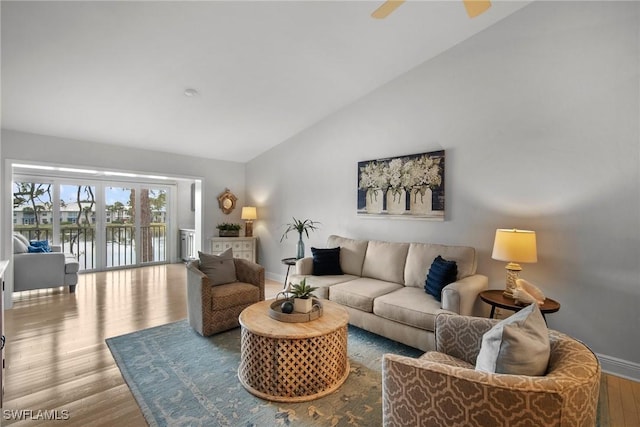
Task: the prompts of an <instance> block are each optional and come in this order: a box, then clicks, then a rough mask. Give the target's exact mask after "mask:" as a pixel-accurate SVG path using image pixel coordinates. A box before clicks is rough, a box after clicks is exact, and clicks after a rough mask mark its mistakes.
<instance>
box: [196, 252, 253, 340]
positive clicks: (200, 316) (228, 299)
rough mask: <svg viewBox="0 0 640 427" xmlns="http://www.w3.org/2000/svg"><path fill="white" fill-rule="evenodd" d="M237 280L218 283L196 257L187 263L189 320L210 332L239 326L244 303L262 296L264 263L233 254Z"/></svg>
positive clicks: (245, 305) (202, 333) (250, 302)
mask: <svg viewBox="0 0 640 427" xmlns="http://www.w3.org/2000/svg"><path fill="white" fill-rule="evenodd" d="M233 262H234V264H235V273H236V276H237V281H236V282H233V283H226V284H221V285H213V283H214V282H215V281H214V280H211V278H209V277H208V276H207V275H206V274H204V273H203V272H202V271H201V270H200V268H199V266H200V261H198V260H195V261H191V262H189V263H188V264H187V311H188V314H189V324H190V325H191V327H192V328H193V329H195V330H196V331H197V332H198V333H199V334H200V335H203V336H205V337H206V336H209V335H213V334H215V333H217V332H222V331H226V330H228V329H233V328H236V327H238V326H240V323H239V322H238V316H239V315H240V312H242V310H244V309H245V308H246V307H248V306H250V305H251V304H254V303H256V302H259V301H263V300H264V267H262V266H261V265H259V264H256V263H253V262H251V261H248V260H245V259H238V258H235V259H234V260H233Z"/></svg>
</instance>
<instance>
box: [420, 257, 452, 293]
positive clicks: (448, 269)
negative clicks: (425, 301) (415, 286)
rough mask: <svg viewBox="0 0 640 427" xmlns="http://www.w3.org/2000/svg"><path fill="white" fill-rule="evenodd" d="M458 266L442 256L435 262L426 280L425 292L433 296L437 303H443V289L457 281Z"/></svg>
mask: <svg viewBox="0 0 640 427" xmlns="http://www.w3.org/2000/svg"><path fill="white" fill-rule="evenodd" d="M457 274H458V266H457V265H456V262H455V261H448V260H446V259H444V258H442V257H441V256H440V255H438V256H437V257H436V259H434V260H433V263H432V264H431V267H429V273H428V274H427V279H426V280H425V284H424V290H425V292H427V293H428V294H429V295H433V297H434V298H435V299H436V301H438V302H441V301H442V289H443V288H444V287H445V286H447V285H448V284H449V283H453V282H455V281H456V276H457Z"/></svg>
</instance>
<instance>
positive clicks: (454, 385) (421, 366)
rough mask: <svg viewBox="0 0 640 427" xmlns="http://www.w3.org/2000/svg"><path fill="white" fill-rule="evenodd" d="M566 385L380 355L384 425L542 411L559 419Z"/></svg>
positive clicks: (486, 421) (478, 421)
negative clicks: (381, 356)
mask: <svg viewBox="0 0 640 427" xmlns="http://www.w3.org/2000/svg"><path fill="white" fill-rule="evenodd" d="M563 386H564V385H563V384H562V383H561V382H559V381H556V380H554V379H550V378H545V377H524V376H521V375H504V374H490V373H487V372H480V371H476V370H474V369H468V368H461V367H457V366H451V365H445V364H442V363H437V362H433V361H429V360H425V359H413V358H410V357H405V356H400V355H396V354H385V355H384V356H383V359H382V418H383V425H385V426H408V425H427V424H429V423H428V422H427V421H428V420H434V425H436V424H438V425H439V423H438V421H439V422H442V420H443V419H447V420H448V421H449V422H450V423H451V424H456V425H495V423H496V420H508V419H512V418H511V417H513V414H514V413H517V414H518V417H520V418H521V419H527V418H529V417H531V419H532V420H539V417H540V414H544V417H545V419H546V420H560V419H561V414H562V410H563V406H562V405H563V396H562V393H561V389H562V387H563ZM425 396H432V398H425ZM486 396H490V398H489V399H487V398H486ZM443 402H446V405H443V404H442V403H443ZM495 402H509V403H510V404H508V405H501V404H496V403H495ZM443 408H444V409H443ZM443 411H446V413H444V412H443ZM445 416H446V418H444V417H445ZM421 423H422V424H421ZM534 424H535V422H534ZM544 424H545V425H559V424H553V423H551V424H547V423H544ZM539 425H542V424H539Z"/></svg>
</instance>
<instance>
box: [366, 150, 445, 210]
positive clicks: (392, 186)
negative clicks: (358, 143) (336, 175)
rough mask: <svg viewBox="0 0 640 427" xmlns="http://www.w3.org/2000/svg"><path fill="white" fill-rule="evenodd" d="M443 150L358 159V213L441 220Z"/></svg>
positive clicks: (442, 203)
mask: <svg viewBox="0 0 640 427" xmlns="http://www.w3.org/2000/svg"><path fill="white" fill-rule="evenodd" d="M444 200H445V198H444V150H441V151H432V152H430V153H420V154H412V155H408V156H402V157H391V158H387V159H378V160H367V161H364V162H358V215H362V216H378V217H390V218H409V217H411V218H427V219H435V220H440V221H443V220H444Z"/></svg>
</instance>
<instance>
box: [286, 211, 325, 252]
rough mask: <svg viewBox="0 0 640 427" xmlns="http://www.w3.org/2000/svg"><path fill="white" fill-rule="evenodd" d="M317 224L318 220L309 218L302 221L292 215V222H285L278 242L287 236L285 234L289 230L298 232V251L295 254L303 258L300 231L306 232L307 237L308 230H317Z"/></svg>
mask: <svg viewBox="0 0 640 427" xmlns="http://www.w3.org/2000/svg"><path fill="white" fill-rule="evenodd" d="M317 224H320V223H319V222H318V221H311V220H310V219H305V220H304V221H300V220H299V219H296V218H295V217H293V222H290V223H289V224H287V225H286V226H287V229H286V230H284V233H282V237H280V242H282V241H283V240H284V239H286V238H287V234H289V232H290V231H294V230H295V231H297V232H298V246H297V249H298V251H297V252H298V253H297V255H296V258H297V259H300V258H304V242H303V241H302V233H304V234H306V236H307V238H308V237H309V230H311V231H313V230H317V229H318V227H317Z"/></svg>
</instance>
